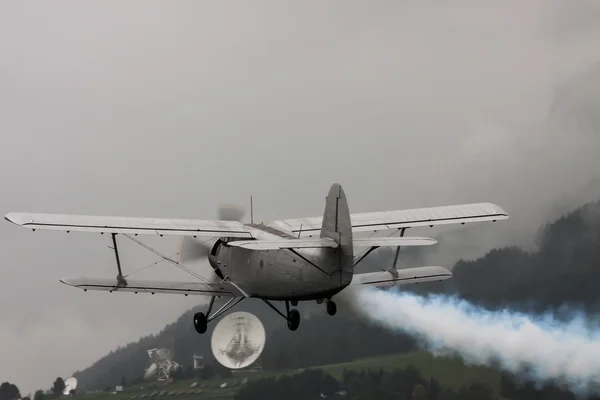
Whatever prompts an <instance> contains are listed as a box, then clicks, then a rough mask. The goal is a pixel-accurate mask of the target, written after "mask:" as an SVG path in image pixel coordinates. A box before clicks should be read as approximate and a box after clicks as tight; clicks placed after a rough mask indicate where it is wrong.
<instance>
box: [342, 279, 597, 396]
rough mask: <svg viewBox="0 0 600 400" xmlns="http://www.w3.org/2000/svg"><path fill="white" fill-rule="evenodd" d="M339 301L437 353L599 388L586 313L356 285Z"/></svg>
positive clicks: (593, 325)
mask: <svg viewBox="0 0 600 400" xmlns="http://www.w3.org/2000/svg"><path fill="white" fill-rule="evenodd" d="M342 305H343V306H344V307H351V309H352V311H354V312H359V313H360V314H361V315H363V316H365V317H367V318H368V319H370V320H371V321H373V322H374V323H377V324H380V325H382V326H384V327H386V328H389V329H392V330H397V331H403V332H405V333H408V334H411V335H413V336H415V337H417V338H419V339H421V340H422V343H423V344H424V346H425V347H426V348H427V349H428V350H429V351H432V352H433V353H440V352H442V353H443V352H445V351H452V352H458V353H459V354H460V355H461V356H462V357H463V359H464V360H465V362H467V363H470V364H479V365H490V366H492V365H493V366H499V367H500V368H502V369H503V370H505V371H507V372H512V373H515V374H518V375H519V376H521V377H525V378H528V379H531V380H533V381H534V382H537V383H538V384H540V385H541V384H544V383H548V382H549V381H553V383H555V384H560V385H567V386H568V387H569V389H570V390H571V391H573V392H576V393H579V394H586V393H591V392H596V393H598V392H599V391H600V387H599V386H600V385H599V384H600V327H599V326H598V324H597V321H591V320H590V319H589V318H588V317H587V316H586V315H584V314H583V313H574V314H573V315H572V317H571V319H570V320H567V321H565V320H559V319H558V318H556V316H555V315H553V314H551V313H547V314H543V315H537V316H534V315H527V314H523V313H518V312H513V311H510V310H507V309H504V310H500V311H489V310H485V309H482V308H479V307H477V306H474V305H472V304H470V303H469V302H466V301H464V300H461V299H458V298H455V297H448V296H443V295H435V296H428V297H422V296H418V295H414V294H410V293H402V292H398V291H395V290H390V291H382V290H377V289H372V288H360V289H356V290H353V291H352V295H351V296H347V297H345V298H344V301H343V302H342ZM524 374H525V375H526V376H524Z"/></svg>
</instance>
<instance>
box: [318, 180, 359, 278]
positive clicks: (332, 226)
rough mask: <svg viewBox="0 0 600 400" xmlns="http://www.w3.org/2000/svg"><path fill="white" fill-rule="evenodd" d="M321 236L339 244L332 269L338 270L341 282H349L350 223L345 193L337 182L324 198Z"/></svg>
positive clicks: (350, 258) (351, 259) (352, 252)
mask: <svg viewBox="0 0 600 400" xmlns="http://www.w3.org/2000/svg"><path fill="white" fill-rule="evenodd" d="M321 237H322V238H330V239H333V240H335V241H336V242H337V243H338V244H339V247H338V248H337V249H335V253H336V257H335V263H336V265H335V266H333V268H332V271H340V272H341V274H340V279H341V281H342V283H347V284H349V283H350V282H351V281H352V274H353V262H354V250H353V248H352V224H351V221H350V210H349V208H348V201H347V200H346V194H345V193H344V189H342V186H341V185H340V184H339V183H334V184H333V185H331V188H330V189H329V194H328V195H327V198H326V200H325V212H324V213H323V224H322V225H321Z"/></svg>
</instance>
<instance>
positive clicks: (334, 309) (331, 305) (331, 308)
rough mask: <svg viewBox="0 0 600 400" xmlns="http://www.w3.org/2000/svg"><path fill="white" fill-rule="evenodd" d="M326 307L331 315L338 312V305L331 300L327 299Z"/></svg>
mask: <svg viewBox="0 0 600 400" xmlns="http://www.w3.org/2000/svg"><path fill="white" fill-rule="evenodd" d="M326 307H327V314H329V315H335V313H336V312H337V306H336V305H335V303H334V302H333V301H331V300H327V304H326Z"/></svg>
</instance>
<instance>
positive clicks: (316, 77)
mask: <svg viewBox="0 0 600 400" xmlns="http://www.w3.org/2000/svg"><path fill="white" fill-rule="evenodd" d="M599 41H600V10H599V7H598V5H597V2H594V1H593V0H590V1H575V0H563V1H558V0H553V1H550V0H533V1H529V2H522V1H516V0H515V1H485V2H484V1H480V0H473V1H466V0H457V1H453V2H448V3H445V2H424V1H402V2H392V1H375V2H373V1H372V2H369V3H368V4H367V3H366V2H359V1H345V2H316V1H314V2H307V1H304V2H301V3H294V5H291V4H290V3H287V2H277V1H270V2H267V1H264V2H242V1H239V2H218V3H207V2H202V3H201V2H191V1H188V2H185V1H179V2H158V1H155V2H151V1H146V2H143V3H140V2H137V3H133V2H128V3H125V2H118V1H113V2H99V1H98V2H75V1H71V2H67V1H65V2H52V3H49V2H23V1H18V2H17V1H14V2H2V4H1V5H0V49H1V50H2V53H1V54H2V56H1V57H2V58H1V60H2V62H1V63H0V132H1V135H2V136H1V138H2V146H1V152H2V155H1V157H0V184H1V187H2V192H1V193H2V195H1V196H0V211H1V212H2V214H4V213H6V212H9V211H39V212H64V213H89V214H116V215H135V216H160V217H190V218H213V217H215V216H216V212H215V209H216V206H217V204H218V203H220V202H223V201H227V202H237V203H243V204H245V203H247V201H248V196H249V195H250V194H253V195H254V199H255V215H256V217H257V219H261V220H265V221H267V220H272V219H275V218H284V217H300V216H313V215H320V214H321V212H322V210H323V206H324V196H325V194H326V193H327V190H328V188H329V185H330V184H331V183H332V182H334V181H337V182H340V183H341V184H342V185H343V186H344V188H345V190H346V193H347V195H348V197H349V204H350V207H351V210H352V211H355V212H361V211H376V210H384V209H398V208H411V207H420V206H434V205H443V204H451V203H457V202H474V201H492V202H495V203H498V204H500V205H502V206H503V207H504V208H506V210H508V211H509V213H510V214H511V216H512V218H511V219H510V220H509V221H506V222H505V223H502V224H490V225H486V227H485V228H483V227H482V228H478V232H481V235H480V236H479V237H480V238H483V239H482V240H481V243H480V245H478V246H473V243H470V244H469V248H470V249H472V248H476V249H477V251H478V252H479V254H483V252H485V251H486V250H487V249H488V248H490V247H493V246H502V245H506V244H523V245H529V244H530V243H531V241H532V235H533V233H534V232H535V230H536V229H537V226H538V224H539V223H540V222H541V221H543V220H544V219H545V218H546V217H547V216H548V215H549V214H550V213H551V212H552V210H556V204H557V203H556V202H557V201H558V202H560V201H563V202H564V201H565V200H564V199H568V203H569V205H572V204H576V203H577V202H581V201H583V200H586V199H584V198H583V197H585V196H588V197H590V196H592V195H593V194H594V193H595V192H594V188H592V189H591V191H590V190H589V182H593V181H591V179H592V178H593V177H594V176H597V174H599V173H600V163H598V161H596V157H597V154H598V150H600V148H599V144H598V133H597V132H595V133H594V132H593V131H592V132H590V131H589V130H586V129H582V128H581V127H573V126H571V127H569V128H568V129H565V128H564V127H563V128H556V123H555V122H548V115H549V110H550V107H551V104H552V103H553V101H554V99H555V91H556V90H557V88H558V87H559V86H560V85H561V84H562V83H564V82H566V81H568V80H570V79H573V78H575V77H577V76H581V75H582V74H585V73H586V71H588V70H589V69H590V68H592V66H593V65H594V63H597V62H598V61H600V46H598V42H599ZM599 76H600V74H596V81H595V82H596V86H593V85H592V87H595V88H596V89H595V90H597V89H598V85H597V83H598V81H597V79H598V77H599ZM590 98H598V93H597V92H594V93H592V94H591V97H590ZM596 104H598V103H596ZM551 126H552V127H551ZM553 127H554V128H553ZM586 185H588V186H587V187H588V189H585V188H586ZM596 185H597V181H596ZM579 193H583V194H582V195H581V196H579V195H578V194H579ZM590 193H591V194H590ZM565 196H567V197H565ZM582 196H583V197H582ZM561 204H562V203H561ZM563 205H564V204H563ZM464 229H466V230H468V229H470V228H469V227H468V226H466V227H465V228H464ZM491 238H493V240H490V239H491ZM0 243H1V244H0V246H2V256H3V257H2V261H3V262H2V268H0V282H1V283H0V285H1V286H0V288H1V291H0V304H1V305H2V322H3V323H2V325H1V326H0V343H1V346H0V352H1V354H0V359H1V360H2V362H1V363H0V380H2V381H6V380H8V381H11V382H14V383H16V384H17V385H18V386H19V387H20V388H21V391H22V394H23V395H25V394H27V393H28V392H29V391H34V390H35V389H38V388H48V387H49V386H50V385H51V384H52V381H53V380H54V379H55V378H56V376H59V375H60V376H63V377H67V375H68V374H70V373H72V372H74V371H75V370H77V369H82V368H84V367H86V366H88V365H90V364H91V363H92V362H94V361H95V360H96V359H97V358H98V357H100V356H102V355H104V354H105V353H106V352H107V351H109V350H111V349H114V348H115V347H117V346H118V345H123V344H126V343H127V342H130V341H133V340H137V338H138V337H139V336H141V335H145V334H148V333H153V332H157V331H158V330H160V328H162V327H163V326H164V325H165V324H166V323H169V322H171V321H172V320H174V319H175V318H176V317H177V316H178V315H179V314H180V313H181V312H182V311H184V310H185V309H187V308H189V307H191V306H193V305H194V304H197V303H198V302H200V301H201V300H199V299H198V298H195V299H192V298H180V297H175V296H167V295H165V296H141V295H140V296H128V295H108V294H105V293H84V292H82V291H78V290H75V289H71V288H68V287H66V286H64V285H62V284H60V283H59V282H58V279H59V278H60V277H62V276H69V275H80V276H84V275H85V276H99V277H112V276H114V275H115V269H114V268H115V267H114V255H113V253H112V252H111V250H110V249H108V248H107V245H108V244H109V243H108V238H107V237H106V236H100V235H92V234H70V235H68V236H67V235H66V234H63V233H57V232H35V233H32V232H31V231H28V230H25V229H20V228H18V227H16V226H13V225H11V224H9V223H8V222H6V221H4V223H0ZM150 243H151V244H156V243H161V245H160V249H161V250H164V251H165V252H170V253H173V252H175V241H168V240H164V241H158V240H152V241H150ZM123 252H124V253H125V254H124V266H125V267H124V268H125V269H126V270H128V271H131V270H133V269H135V268H139V267H143V266H144V265H146V264H147V263H149V262H151V261H152V260H154V258H153V257H149V256H148V255H147V253H146V252H145V251H143V250H142V249H139V250H137V249H135V248H134V247H133V246H131V245H127V247H126V248H125V247H124V250H123ZM470 255H473V256H475V255H477V254H474V253H472V252H471V253H470ZM169 273H172V274H173V275H169ZM138 277H139V278H142V277H170V278H172V279H182V278H185V277H186V276H185V275H182V274H181V272H180V271H177V270H173V269H172V268H170V267H169V266H168V265H165V266H164V267H162V269H155V268H152V269H150V270H148V271H144V273H143V274H140V275H139V276H138ZM40 359H42V360H44V361H43V362H40ZM51 366H53V368H51Z"/></svg>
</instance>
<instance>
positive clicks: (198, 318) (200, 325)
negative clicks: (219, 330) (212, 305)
mask: <svg viewBox="0 0 600 400" xmlns="http://www.w3.org/2000/svg"><path fill="white" fill-rule="evenodd" d="M194 328H196V332H198V333H199V334H201V335H202V334H203V333H205V332H206V328H208V318H206V315H204V313H203V312H197V313H196V314H194Z"/></svg>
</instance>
